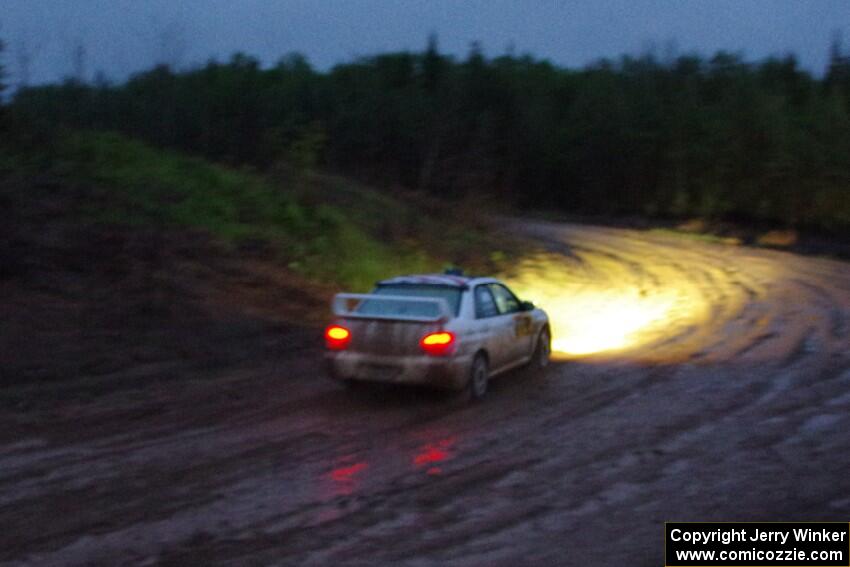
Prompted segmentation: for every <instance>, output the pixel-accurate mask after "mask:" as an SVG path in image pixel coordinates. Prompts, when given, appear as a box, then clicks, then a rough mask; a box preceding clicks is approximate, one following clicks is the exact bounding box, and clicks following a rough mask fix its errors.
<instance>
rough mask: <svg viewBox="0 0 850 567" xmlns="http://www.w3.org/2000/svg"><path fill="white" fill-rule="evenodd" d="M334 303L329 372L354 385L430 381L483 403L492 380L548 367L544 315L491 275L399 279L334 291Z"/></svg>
mask: <svg viewBox="0 0 850 567" xmlns="http://www.w3.org/2000/svg"><path fill="white" fill-rule="evenodd" d="M332 306H333V312H334V315H335V317H336V318H335V320H334V322H333V323H332V324H331V325H330V326H328V327H327V329H326V330H325V346H326V348H327V350H326V361H327V367H328V372H329V374H330V375H331V377H333V378H335V379H338V380H342V381H345V382H346V383H349V384H351V383H355V382H358V381H374V382H397V383H405V384H426V385H431V386H436V387H440V388H448V389H454V390H465V391H466V392H467V393H468V395H469V397H470V398H472V399H478V398H481V397H482V396H483V395H484V394H485V393H486V391H487V382H488V380H489V378H490V377H491V376H495V375H497V374H500V373H502V372H505V371H507V370H510V369H512V368H515V367H517V366H520V365H523V364H528V363H533V364H534V365H535V366H537V367H538V368H540V369H542V368H543V367H545V366H546V365H547V364H548V363H549V353H550V343H551V334H550V330H549V319H548V317H547V315H546V313H545V312H543V310H541V309H539V308H536V307H535V306H534V305H533V304H532V303H530V302H528V301H520V300H519V299H518V298H517V297H516V295H514V294H513V292H511V290H510V289H508V287H507V286H505V285H504V284H503V283H502V282H500V281H499V280H497V279H494V278H483V277H463V276H462V275H459V274H458V273H457V272H449V273H447V274H443V275H414V276H401V277H397V278H392V279H389V280H384V281H381V282H379V283H378V284H377V286H376V287H375V289H374V290H373V291H372V293H369V294H353V293H340V294H337V295H336V296H335V297H334V300H333V305H332Z"/></svg>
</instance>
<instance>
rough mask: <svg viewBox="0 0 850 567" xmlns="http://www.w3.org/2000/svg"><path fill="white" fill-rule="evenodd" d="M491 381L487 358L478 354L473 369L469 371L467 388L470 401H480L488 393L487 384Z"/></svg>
mask: <svg viewBox="0 0 850 567" xmlns="http://www.w3.org/2000/svg"><path fill="white" fill-rule="evenodd" d="M489 381H490V369H489V368H488V365H487V358H486V357H485V356H484V355H483V354H478V355H476V356H475V359H473V361H472V368H471V370H470V371H469V383H468V384H467V386H466V390H467V394H468V397H469V399H470V400H480V399H481V398H483V397H484V394H486V393H487V382H489Z"/></svg>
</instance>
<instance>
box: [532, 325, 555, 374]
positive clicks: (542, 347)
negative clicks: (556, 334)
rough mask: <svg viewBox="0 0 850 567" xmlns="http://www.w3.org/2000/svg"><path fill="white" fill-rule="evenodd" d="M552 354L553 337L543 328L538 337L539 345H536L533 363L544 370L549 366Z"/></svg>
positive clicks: (535, 366) (538, 368)
mask: <svg viewBox="0 0 850 567" xmlns="http://www.w3.org/2000/svg"><path fill="white" fill-rule="evenodd" d="M551 354H552V339H551V337H550V336H549V331H548V330H547V329H543V330H542V331H540V335H538V337H537V345H536V346H535V347H534V356H532V358H531V363H532V364H533V365H534V368H536V369H537V370H543V369H544V368H546V367H547V366H549V356H550V355H551Z"/></svg>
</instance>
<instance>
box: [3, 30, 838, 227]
mask: <svg viewBox="0 0 850 567" xmlns="http://www.w3.org/2000/svg"><path fill="white" fill-rule="evenodd" d="M9 110H10V111H11V112H10V114H11V115H12V117H13V122H14V123H15V124H17V125H18V126H17V127H18V128H22V129H30V128H31V129H33V130H38V129H44V128H52V127H55V125H67V126H70V127H75V128H87V129H108V130H118V131H121V132H124V133H126V134H128V135H131V136H134V137H138V138H141V139H144V140H146V141H148V142H150V143H153V144H156V145H160V146H168V147H174V148H179V149H182V150H184V151H187V152H191V153H195V154H200V155H203V156H206V157H208V158H211V159H213V160H217V161H222V162H227V163H233V164H240V165H250V166H254V167H258V168H267V167H270V166H274V165H275V164H277V163H280V162H288V163H295V164H296V165H297V164H298V163H301V162H303V161H304V160H306V161H307V162H309V163H310V165H313V164H314V162H315V165H316V166H317V167H321V168H323V169H327V170H330V171H334V172H338V173H343V174H345V175H349V176H353V177H355V178H358V179H361V180H366V181H369V182H372V183H376V184H380V185H384V186H400V187H405V188H411V189H418V190H422V191H426V192H429V193H431V194H434V195H436V196H439V197H445V198H459V197H467V198H470V197H471V198H475V197H476V196H477V195H481V196H482V197H483V196H486V197H487V198H488V199H490V200H496V201H498V202H503V203H505V204H508V205H510V206H520V207H527V208H537V209H544V208H545V209H555V210H562V211H567V212H574V213H583V214H604V215H630V214H638V215H649V216H654V217H673V218H683V217H689V216H699V217H703V218H710V219H715V218H716V219H733V220H741V221H745V222H756V221H758V222H765V223H770V224H779V225H785V226H803V227H811V228H819V229H823V230H827V231H831V232H844V233H850V58H848V56H847V55H845V54H844V53H843V51H842V48H841V45H840V43H838V42H835V43H834V45H833V48H832V52H831V56H830V65H829V69H828V70H827V71H826V72H825V73H824V75H823V76H822V77H818V76H814V75H812V74H811V73H809V72H808V71H806V70H804V69H802V68H801V67H800V66H799V64H798V62H797V61H796V59H795V58H794V57H793V56H787V57H784V58H770V59H766V60H764V61H761V62H758V63H751V62H747V61H745V60H744V59H743V58H742V57H741V56H739V55H736V54H731V53H726V52H719V53H717V54H715V55H714V56H712V57H709V58H704V57H700V56H697V55H682V56H677V57H668V58H660V57H657V56H655V55H652V54H646V55H642V56H639V57H630V56H625V57H622V58H621V59H619V60H616V61H615V60H601V61H599V62H598V63H595V64H593V65H590V66H587V67H585V68H583V69H567V68H562V67H558V66H556V65H553V64H552V63H550V62H548V61H546V60H540V59H536V58H533V57H531V56H515V55H512V54H505V55H501V56H497V57H490V58H488V57H486V56H485V55H484V54H483V52H482V50H481V49H480V47H479V46H477V45H473V47H472V48H471V50H470V53H469V54H468V55H467V56H466V57H464V58H453V57H450V56H447V55H445V54H442V53H440V52H439V50H438V47H437V41H436V38H434V37H432V38H431V39H430V40H429V42H428V45H427V47H426V49H425V50H423V51H422V52H418V53H412V52H400V53H387V54H381V55H376V56H372V57H365V58H360V59H357V60H354V61H351V62H348V63H345V64H340V65H337V66H335V67H333V68H332V69H330V70H328V71H319V70H316V69H314V68H313V67H312V66H311V65H310V64H309V62H308V61H307V60H306V59H305V58H304V57H303V56H301V55H298V54H290V55H287V56H285V57H283V58H282V59H280V61H279V62H278V63H277V64H275V65H274V66H271V67H263V66H262V65H260V63H259V61H258V60H257V59H254V58H252V57H250V56H247V55H245V54H241V53H239V54H235V55H233V56H232V58H231V59H230V60H229V61H227V62H217V61H210V62H208V63H207V64H205V65H203V66H198V67H196V68H192V69H188V70H183V71H179V72H178V71H175V70H172V69H170V68H169V67H168V66H164V65H159V66H156V67H155V68H152V69H150V70H148V71H145V72H142V73H139V74H136V75H134V76H132V77H131V78H130V79H129V80H127V81H125V82H122V83H119V84H110V83H109V82H107V81H106V80H103V79H100V80H98V81H95V82H94V83H93V84H86V83H83V82H81V81H80V80H79V79H69V80H67V81H65V82H63V83H61V84H53V85H47V86H39V87H30V88H25V89H21V90H19V91H18V92H17V93H16V95H15V97H14V100H13V101H12V103H11V104H10V105H9Z"/></svg>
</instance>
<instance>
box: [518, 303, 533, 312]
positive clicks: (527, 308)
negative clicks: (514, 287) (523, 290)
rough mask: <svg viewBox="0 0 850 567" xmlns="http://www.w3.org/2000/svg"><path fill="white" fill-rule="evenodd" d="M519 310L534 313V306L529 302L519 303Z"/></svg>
mask: <svg viewBox="0 0 850 567" xmlns="http://www.w3.org/2000/svg"><path fill="white" fill-rule="evenodd" d="M519 308H520V309H521V310H522V311H534V304H533V303H532V302H530V301H521V302H520V304H519Z"/></svg>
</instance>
